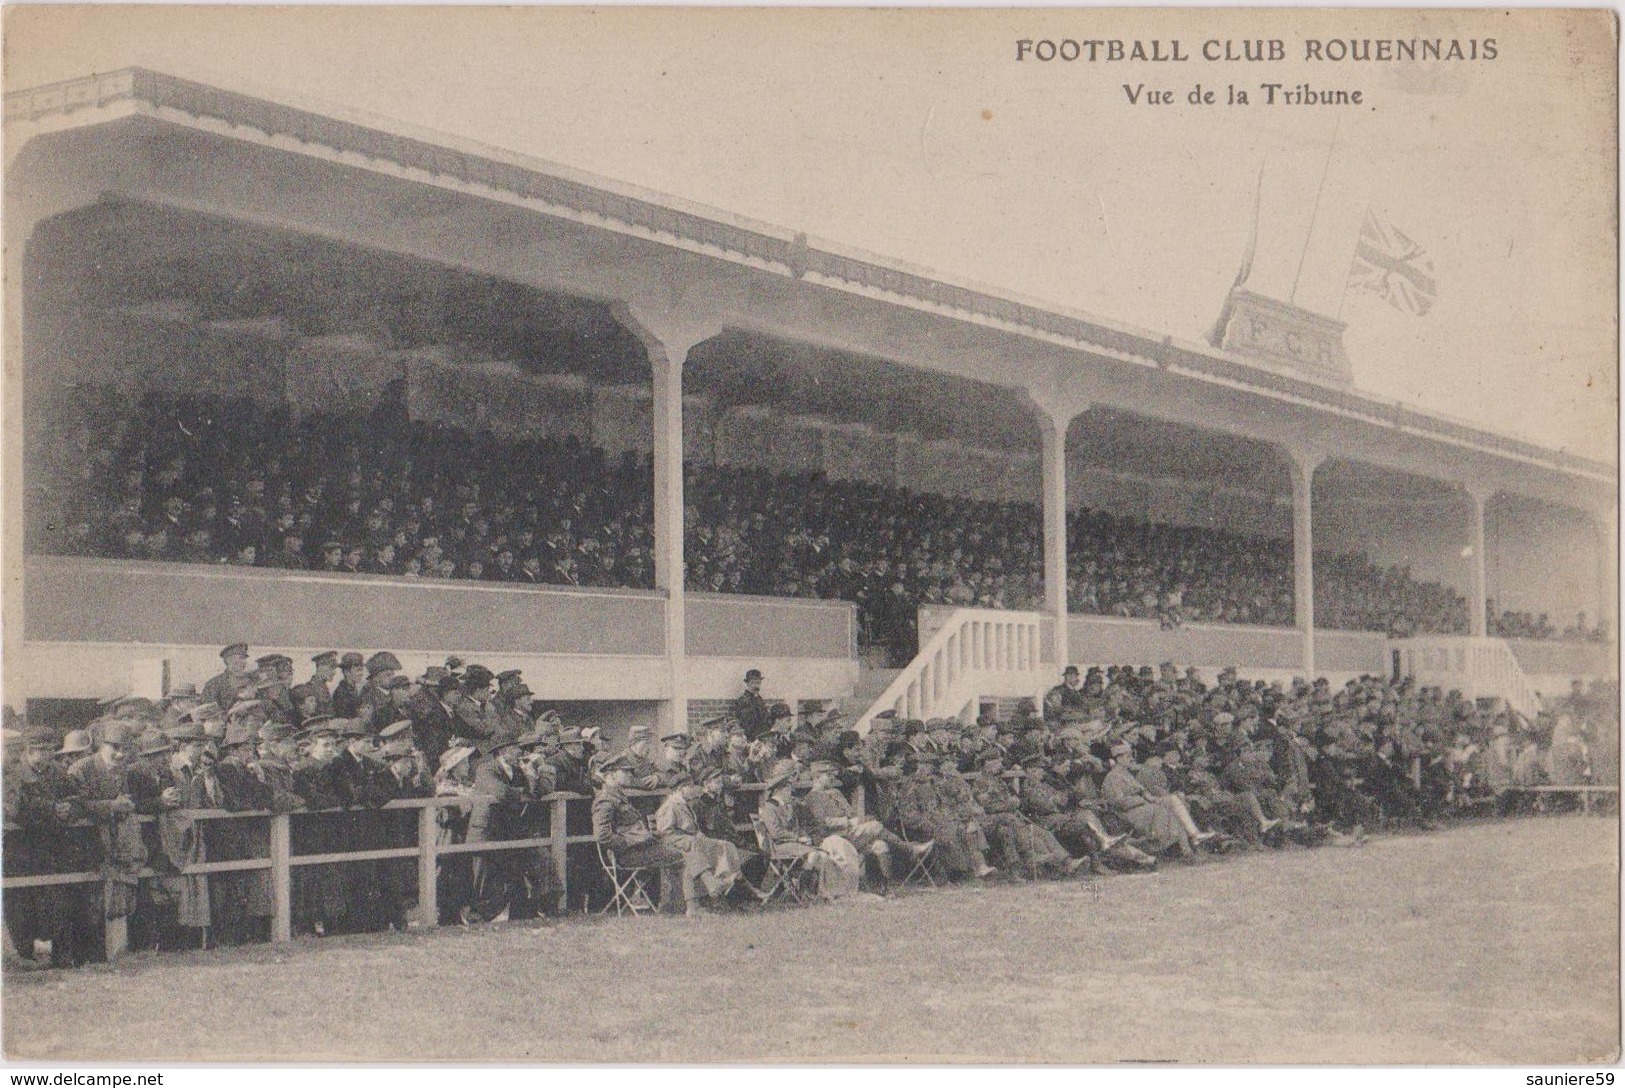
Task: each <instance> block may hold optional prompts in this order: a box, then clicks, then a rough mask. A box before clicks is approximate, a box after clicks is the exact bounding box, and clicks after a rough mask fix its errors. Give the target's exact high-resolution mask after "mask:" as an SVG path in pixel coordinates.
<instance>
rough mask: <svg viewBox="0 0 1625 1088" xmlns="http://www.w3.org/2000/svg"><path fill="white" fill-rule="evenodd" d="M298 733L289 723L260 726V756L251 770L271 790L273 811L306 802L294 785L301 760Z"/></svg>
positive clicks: (296, 806)
mask: <svg viewBox="0 0 1625 1088" xmlns="http://www.w3.org/2000/svg"><path fill="white" fill-rule="evenodd" d="M312 720H314V719H312ZM297 732H298V730H296V729H294V727H293V726H291V725H288V724H286V723H285V722H266V723H265V724H264V725H262V726H260V738H259V740H260V743H259V755H258V757H257V758H256V759H255V760H254V762H253V764H252V766H251V768H250V769H251V770H252V771H253V772H254V777H256V778H258V779H259V780H260V782H262V783H263V784H264V785H265V788H266V789H267V790H269V791H270V803H269V806H268V807H269V808H270V809H271V811H272V812H292V811H294V810H295V809H299V808H303V807H304V805H305V802H304V801H303V800H302V799H301V798H300V796H299V794H298V793H297V792H295V790H294V788H293V768H294V764H295V763H296V762H297V761H298V759H299V748H298V743H297V741H296V740H295V734H296V733H297Z"/></svg>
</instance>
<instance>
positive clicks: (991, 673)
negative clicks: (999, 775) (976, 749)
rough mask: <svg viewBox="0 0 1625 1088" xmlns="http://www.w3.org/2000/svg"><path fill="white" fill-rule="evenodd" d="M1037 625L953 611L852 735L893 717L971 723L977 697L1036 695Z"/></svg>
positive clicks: (1031, 615)
mask: <svg viewBox="0 0 1625 1088" xmlns="http://www.w3.org/2000/svg"><path fill="white" fill-rule="evenodd" d="M1042 622H1043V616H1042V615H1040V614H1039V613H1037V612H1006V611H1000V610H995V609H986V608H960V609H955V610H954V611H953V612H951V613H949V614H948V616H947V617H946V619H945V620H944V622H943V624H942V626H941V627H939V628H938V629H937V630H936V631H935V632H933V633H932V634H931V636H930V638H928V639H927V640H926V641H925V644H924V645H923V646H921V647H920V652H919V653H918V654H916V655H915V657H914V660H913V661H910V662H909V663H908V665H907V667H905V668H902V669H899V670H897V672H896V673H895V674H893V675H892V676H891V679H890V681H889V682H888V683H887V684H886V685H885V686H884V687H883V688H881V689H880V691H879V694H877V695H876V696H875V697H874V698H873V700H872V701H870V702H869V703H868V704H867V705H866V706H865V707H864V708H863V710H862V712H861V713H860V714H859V716H858V718H857V720H856V722H855V723H854V725H853V728H854V729H856V730H857V731H858V732H859V733H867V732H868V731H869V725H870V723H871V722H873V721H874V719H875V716H876V715H878V714H882V713H885V712H886V711H891V712H893V713H894V714H896V716H897V717H899V718H920V719H930V718H957V719H959V720H960V721H964V722H971V721H975V720H976V716H977V713H978V711H979V710H980V707H981V701H982V699H983V698H984V697H995V698H1012V697H1021V696H1036V695H1038V694H1039V693H1040V692H1041V690H1042V688H1043V684H1044V676H1045V675H1046V674H1045V673H1044V671H1043V669H1042V667H1041V665H1040V660H1039V658H1040V637H1041V636H1040V632H1041V627H1040V625H1041V623H1042ZM872 672H873V673H874V674H876V675H878V674H879V673H880V672H882V670H872ZM853 701H854V703H856V702H858V696H857V695H856V694H855V695H854V698H853Z"/></svg>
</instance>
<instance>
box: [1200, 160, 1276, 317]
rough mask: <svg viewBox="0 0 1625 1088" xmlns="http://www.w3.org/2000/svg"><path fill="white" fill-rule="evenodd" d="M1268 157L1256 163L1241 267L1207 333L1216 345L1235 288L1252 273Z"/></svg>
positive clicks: (1233, 301)
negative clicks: (1251, 215) (1249, 220)
mask: <svg viewBox="0 0 1625 1088" xmlns="http://www.w3.org/2000/svg"><path fill="white" fill-rule="evenodd" d="M1269 160H1270V157H1269V156H1268V155H1265V156H1264V158H1263V159H1262V160H1260V161H1259V164H1258V180H1257V181H1256V182H1254V184H1253V225H1252V229H1251V230H1250V231H1249V232H1248V234H1247V250H1246V252H1245V253H1243V254H1242V257H1241V267H1240V268H1238V269H1236V282H1235V283H1232V284H1231V285H1230V291H1229V293H1228V294H1226V295H1225V296H1224V305H1222V306H1220V307H1219V320H1218V321H1216V322H1215V323H1214V325H1213V329H1212V331H1211V332H1209V333H1208V337H1207V340H1208V343H1210V344H1212V345H1213V346H1214V347H1218V346H1219V345H1220V344H1221V343H1223V341H1224V330H1225V328H1226V327H1227V326H1228V325H1229V324H1230V314H1231V313H1232V311H1233V310H1234V309H1235V304H1236V288H1238V287H1240V286H1242V285H1243V284H1245V283H1246V282H1247V278H1248V277H1249V276H1251V275H1252V274H1253V257H1254V255H1255V254H1256V253H1257V250H1258V213H1259V209H1260V208H1262V207H1263V205H1264V167H1265V166H1266V165H1268V163H1269Z"/></svg>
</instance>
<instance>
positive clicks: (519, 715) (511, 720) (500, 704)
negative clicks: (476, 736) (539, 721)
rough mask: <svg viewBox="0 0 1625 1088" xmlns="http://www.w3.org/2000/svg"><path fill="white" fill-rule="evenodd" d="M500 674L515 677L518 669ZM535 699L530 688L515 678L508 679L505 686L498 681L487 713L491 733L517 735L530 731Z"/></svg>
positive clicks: (532, 723)
mask: <svg viewBox="0 0 1625 1088" xmlns="http://www.w3.org/2000/svg"><path fill="white" fill-rule="evenodd" d="M502 675H504V676H508V677H517V676H518V675H519V670H518V669H510V670H509V671H508V672H505V673H503V674H502ZM535 701H536V699H535V696H534V695H533V694H532V693H531V690H530V688H528V687H526V686H525V685H524V684H522V683H519V682H518V681H517V679H513V680H510V682H509V683H508V684H507V685H506V686H503V685H502V684H501V683H500V681H499V682H498V686H497V693H496V696H495V697H494V698H493V699H492V700H491V708H490V714H489V719H490V721H491V724H492V733H493V735H497V736H507V737H517V736H519V735H521V734H523V733H528V732H530V730H531V728H532V726H533V725H534V724H535V721H534V719H533V718H532V717H531V716H530V711H531V707H532V706H533V705H534V704H535Z"/></svg>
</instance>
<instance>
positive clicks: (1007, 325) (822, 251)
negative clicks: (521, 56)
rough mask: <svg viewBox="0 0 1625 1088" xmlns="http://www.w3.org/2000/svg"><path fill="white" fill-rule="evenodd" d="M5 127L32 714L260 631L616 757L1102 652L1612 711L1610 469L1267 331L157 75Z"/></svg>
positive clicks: (926, 708) (10, 678)
mask: <svg viewBox="0 0 1625 1088" xmlns="http://www.w3.org/2000/svg"><path fill="white" fill-rule="evenodd" d="M6 118H7V123H8V125H9V126H10V131H11V133H12V138H11V140H10V147H9V153H10V154H11V155H12V156H13V159H12V164H11V173H10V178H11V184H10V186H8V200H9V202H10V203H9V205H8V209H7V210H8V221H9V223H10V227H11V232H12V233H11V237H12V239H13V240H14V241H15V243H16V244H13V245H12V246H10V247H9V248H8V254H9V256H8V260H9V261H11V262H12V264H11V265H10V266H9V267H8V271H9V272H10V273H11V274H12V279H11V281H10V282H13V283H21V284H23V285H24V288H23V290H21V291H12V292H9V293H8V307H9V309H8V318H7V336H8V346H9V347H11V348H13V349H16V353H17V354H20V355H21V357H22V358H23V359H24V361H25V366H24V368H23V370H22V374H21V377H20V378H19V377H18V376H17V372H16V371H15V370H13V371H12V372H11V376H10V379H9V380H10V381H11V382H12V383H13V384H12V385H11V387H10V390H9V391H10V393H11V394H12V395H11V396H8V405H9V406H10V409H9V410H10V411H11V412H12V413H14V415H15V414H20V416H21V420H22V423H23V426H21V427H8V428H7V436H8V444H7V451H6V470H7V478H8V480H9V481H10V483H11V486H9V487H8V488H7V492H6V496H7V498H6V501H7V503H8V506H7V515H8V516H7V519H6V520H7V524H8V529H7V532H8V536H7V539H6V545H7V551H8V553H9V554H13V555H17V554H22V555H23V557H24V558H23V564H22V586H21V590H20V592H16V591H14V592H12V593H11V594H10V595H9V598H8V610H9V611H8V622H7V624H6V633H5V637H6V651H7V653H6V685H7V692H8V700H9V701H11V702H12V703H14V704H16V705H19V706H21V705H23V704H25V703H27V704H31V705H37V707H38V709H39V710H40V711H41V712H43V711H44V710H45V708H46V707H47V705H50V706H55V707H62V706H67V705H69V704H67V703H51V704H46V703H45V702H42V700H67V701H70V702H71V701H74V700H89V699H94V698H99V697H106V696H110V695H117V694H125V693H128V692H130V691H132V690H133V691H135V692H137V693H140V694H146V695H153V696H156V695H159V694H162V693H163V691H164V690H165V689H166V687H167V686H168V685H171V684H173V683H177V682H183V681H201V680H202V679H203V678H204V677H205V676H206V675H207V674H208V673H209V672H210V671H212V669H213V667H214V652H215V649H216V648H217V647H218V646H219V645H221V644H224V643H228V642H232V641H236V640H238V639H239V638H242V639H246V640H249V641H251V642H252V643H253V644H254V646H255V647H256V650H257V651H258V650H260V649H264V650H266V651H272V650H275V651H281V652H284V653H287V654H289V655H290V656H298V655H299V654H304V655H306V656H308V655H309V654H311V653H314V652H317V651H319V650H321V649H326V648H328V647H331V646H354V647H359V648H376V647H388V648H390V649H392V650H394V651H396V652H397V653H400V654H402V657H403V660H406V661H407V665H408V667H409V668H411V669H416V668H418V667H420V666H421V665H422V664H424V663H426V662H429V661H432V660H438V659H439V658H441V657H443V656H445V655H446V654H448V653H457V654H463V655H469V654H475V655H479V656H480V657H481V659H482V660H485V661H487V662H488V663H490V664H492V665H493V667H503V666H511V667H524V668H525V669H526V675H527V676H528V677H533V678H535V679H534V680H533V681H532V683H533V685H534V686H535V687H536V688H537V694H538V696H539V697H541V698H545V699H547V700H549V701H551V702H554V703H558V704H560V705H567V706H570V707H573V708H576V709H577V710H578V711H579V712H580V713H582V714H585V715H588V716H589V717H590V719H591V720H602V721H604V722H612V723H615V724H616V725H617V726H620V725H625V724H627V723H631V722H634V721H654V720H657V719H658V720H663V721H675V722H682V721H687V720H695V719H698V718H699V717H701V716H705V715H708V714H709V713H711V712H712V711H713V710H714V709H715V707H716V705H717V701H718V700H723V699H727V698H730V697H732V696H733V695H734V694H736V693H737V690H738V678H739V676H740V675H742V673H743V670H744V669H745V668H746V667H748V666H756V667H760V668H762V669H763V670H764V671H765V672H767V673H768V675H769V676H770V677H771V680H770V682H769V690H770V692H771V693H772V694H773V695H775V696H776V697H781V698H784V699H786V700H787V701H790V702H791V703H793V704H808V705H812V704H820V705H822V704H828V703H831V702H841V703H844V704H846V705H848V706H849V707H851V709H852V710H853V712H854V716H855V717H859V718H864V719H865V720H866V716H867V715H868V714H872V713H873V712H874V711H876V710H878V709H881V708H882V707H883V706H884V705H894V706H895V705H899V703H900V702H907V701H909V700H914V703H913V704H911V705H914V706H915V709H916V710H918V711H920V712H921V714H922V716H924V715H928V714H931V713H946V714H950V715H953V716H960V715H964V714H972V716H974V714H973V711H974V709H975V708H976V707H977V706H978V705H979V700H982V699H986V698H1007V697H1014V696H1017V695H1021V694H1034V693H1036V692H1037V691H1040V690H1042V688H1043V687H1045V686H1047V684H1048V683H1050V682H1052V678H1053V676H1054V675H1055V674H1056V673H1057V672H1058V669H1059V665H1060V664H1061V663H1063V662H1069V661H1076V662H1081V663H1085V664H1088V663H1101V664H1107V663H1117V662H1134V663H1146V662H1157V661H1162V660H1170V661H1174V662H1176V663H1177V664H1179V665H1180V666H1181V667H1185V666H1194V667H1197V668H1198V669H1202V670H1208V671H1210V672H1211V671H1216V670H1217V669H1219V668H1221V667H1223V666H1226V665H1236V666H1239V667H1241V668H1242V669H1243V670H1244V671H1246V672H1247V673H1248V674H1249V675H1253V676H1259V677H1266V678H1281V679H1286V678H1290V677H1291V676H1294V675H1300V676H1306V677H1314V676H1322V675H1324V676H1327V677H1329V678H1331V679H1332V680H1333V681H1334V682H1340V681H1341V680H1344V679H1347V678H1350V677H1353V676H1357V675H1360V674H1364V673H1373V674H1382V675H1386V674H1391V673H1393V672H1394V671H1395V670H1396V669H1398V670H1401V671H1407V672H1409V673H1411V674H1413V675H1415V676H1416V677H1417V678H1418V679H1419V680H1422V681H1424V682H1432V683H1442V684H1444V685H1445V686H1447V687H1457V688H1461V689H1463V690H1464V691H1467V692H1468V693H1469V694H1478V695H1490V696H1498V697H1502V698H1505V699H1507V700H1509V701H1510V702H1512V703H1513V704H1514V705H1516V706H1519V707H1520V708H1522V709H1523V711H1524V712H1525V713H1528V712H1531V711H1532V710H1534V709H1536V708H1537V706H1538V700H1539V698H1540V697H1541V696H1548V697H1549V696H1555V695H1559V694H1562V693H1563V692H1566V691H1567V690H1568V686H1569V682H1570V680H1571V679H1572V678H1575V677H1580V678H1583V679H1592V678H1597V677H1605V676H1608V675H1610V674H1611V672H1612V659H1611V653H1610V650H1609V645H1608V644H1609V643H1610V642H1611V640H1612V637H1613V635H1614V631H1613V629H1612V628H1611V626H1610V625H1609V622H1608V621H1609V618H1610V617H1611V616H1612V615H1613V596H1614V587H1613V584H1612V581H1613V570H1614V566H1613V556H1614V554H1615V545H1614V541H1613V536H1612V534H1613V526H1614V513H1613V510H1614V508H1613V506H1612V503H1613V501H1614V500H1613V496H1614V492H1615V489H1616V486H1617V474H1616V471H1615V470H1614V468H1613V467H1612V466H1609V465H1604V464H1600V463H1596V462H1593V461H1589V460H1586V459H1583V458H1580V457H1577V456H1574V455H1570V454H1566V453H1563V452H1560V451H1556V450H1552V449H1548V448H1543V447H1539V446H1535V445H1532V444H1529V443H1526V442H1523V441H1519V440H1514V439H1510V438H1507V437H1505V436H1502V435H1498V434H1495V433H1493V432H1490V431H1485V430H1482V429H1479V428H1475V427H1471V426H1467V425H1464V424H1461V423H1458V422H1456V421H1453V420H1449V419H1445V418H1441V417H1438V416H1435V415H1430V414H1427V413H1422V412H1417V411H1414V410H1411V409H1408V408H1405V407H1403V406H1399V405H1396V404H1394V403H1391V402H1386V401H1382V400H1380V399H1377V398H1374V397H1370V396H1367V395H1365V394H1362V393H1361V392H1360V391H1358V390H1357V389H1355V388H1353V387H1352V385H1351V383H1350V381H1349V376H1348V368H1347V361H1346V358H1344V357H1343V356H1342V349H1341V345H1340V342H1339V341H1338V334H1339V329H1338V328H1337V327H1336V323H1335V322H1328V321H1326V319H1322V318H1315V317H1314V315H1305V314H1304V313H1303V312H1302V311H1296V310H1294V309H1293V308H1291V307H1285V306H1283V305H1282V304H1278V303H1272V302H1271V301H1270V300H1267V299H1262V298H1261V296H1252V295H1249V294H1248V293H1247V292H1245V291H1243V292H1240V294H1239V295H1238V296H1237V297H1236V298H1234V299H1232V303H1233V304H1234V305H1235V306H1236V307H1237V309H1236V310H1235V311H1234V315H1233V317H1232V324H1233V325H1235V326H1236V328H1233V329H1232V330H1231V331H1232V334H1233V335H1230V336H1229V337H1228V338H1227V339H1226V340H1224V341H1223V343H1224V344H1225V346H1224V347H1219V348H1216V347H1212V346H1209V345H1207V344H1193V343H1183V342H1179V341H1176V340H1174V339H1173V338H1170V337H1166V336H1162V335H1158V334H1156V333H1153V332H1146V331H1142V330H1136V329H1131V328H1126V327H1122V326H1119V325H1116V324H1114V323H1112V322H1110V321H1109V320H1105V319H1102V318H1099V317H1095V316H1091V315H1085V314H1080V313H1073V312H1069V311H1066V310H1064V309H1061V308H1057V307H1054V306H1050V305H1046V304H1040V303H1035V302H1032V301H1029V300H1024V299H1018V298H1013V297H1010V296H1009V295H1007V294H1004V293H999V292H994V291H988V290H981V289H977V288H975V287H972V286H967V285H962V284H958V283H955V282H951V281H949V280H946V279H943V278H940V277H936V276H933V275H931V274H929V273H926V272H924V271H922V270H919V269H913V268H907V267H903V266H900V265H898V264H897V263H895V262H891V261H887V260H884V259H880V258H876V257H873V256H870V255H867V254H861V253H857V252H852V251H849V250H846V249H843V248H840V247H836V246H832V245H826V244H823V243H819V242H817V241H815V240H810V239H808V238H806V237H805V236H804V235H800V234H796V233H794V232H793V231H789V230H783V229H780V228H777V227H772V226H768V225H765V224H760V223H754V222H749V221H746V220H743V219H741V218H739V217H737V216H732V215H729V214H726V213H723V212H718V211H715V210H712V209H706V208H700V207H695V206H690V205H688V204H686V203H684V202H681V201H676V200H671V199H667V198H664V197H660V196H658V195H656V194H651V193H647V192H639V191H634V190H632V189H630V188H628V187H627V186H624V185H618V184H615V183H613V182H608V181H604V180H602V179H597V178H591V177H587V176H585V175H582V174H580V173H578V172H576V171H573V170H570V169H567V168H563V167H559V166H556V165H553V164H548V163H543V162H537V161H532V160H528V159H525V158H522V157H519V156H515V155H512V154H508V153H505V152H502V151H499V150H496V149H492V148H486V147H479V146H474V145H471V144H467V143H464V142H460V141H458V140H456V139H453V138H449V137H442V136H439V135H435V134H425V133H416V132H412V131H409V130H407V129H406V128H404V127H401V126H393V127H389V128H381V127H379V126H378V124H377V123H376V122H373V121H369V122H368V123H366V124H361V123H358V122H356V121H352V120H349V119H347V118H345V117H343V116H339V115H336V114H332V113H314V112H311V111H308V110H303V109H299V108H295V107H293V106H288V105H284V104H282V103H280V102H276V101H271V100H268V99H264V98H258V97H250V96H247V95H243V94H238V93H235V92H232V91H229V90H225V89H221V88H215V87H208V86H204V85H201V84H197V83H193V82H189V81H186V80H182V79H178V78H175V77H172V76H168V75H164V74H161V73H157V72H152V71H145V70H140V69H131V70H126V71H121V72H114V73H105V74H99V75H95V76H87V77H85V78H83V79H79V80H73V81H69V82H67V83H63V84H59V85H53V86H48V87H41V88H35V89H32V90H28V91H22V92H18V93H16V94H12V95H9V96H8V97H7V99H6ZM272 176H274V177H275V178H276V179H277V181H276V183H275V184H267V183H266V180H265V179H266V178H267V177H272ZM178 239H184V240H185V241H184V244H180V245H177V244H176V243H177V240H178ZM1237 322H1240V323H1241V324H1240V325H1237V324H1236V323H1237ZM1243 325H1244V326H1245V327H1242V326H1243ZM1238 329H1239V330H1240V331H1239V332H1238V331H1237V330H1238ZM1289 333H1290V334H1291V335H1288V334H1289ZM1294 343H1300V344H1301V343H1312V344H1314V345H1315V348H1314V350H1313V351H1308V352H1299V353H1298V354H1297V355H1294V353H1293V352H1291V351H1288V350H1286V347H1284V346H1283V345H1289V344H1294ZM19 394H20V395H19ZM18 481H21V486H18ZM312 488H314V489H315V492H316V494H315V496H314V497H308V493H309V492H310V491H311V489H312ZM426 504H427V505H426ZM301 519H303V520H301ZM459 522H460V523H461V524H454V523H459ZM25 525H26V530H25V529H24V526H25ZM290 530H292V535H293V536H294V538H295V539H294V540H293V542H292V547H293V550H292V551H288V550H286V549H287V548H288V546H289V541H288V539H287V538H288V536H289V531H290ZM453 533H456V534H460V535H459V536H458V538H457V539H456V540H455V541H453V540H451V539H449V538H450V536H451V535H452V534H453ZM437 534H438V537H439V539H437V540H435V542H434V543H435V544H436V545H437V546H438V547H437V552H436V553H431V555H430V556H429V557H428V562H425V558H426V557H425V555H424V544H425V537H435V536H436V535H437ZM318 538H321V539H318ZM329 543H337V544H339V545H341V547H340V549H339V551H338V559H339V563H338V566H337V568H336V569H328V570H324V569H323V563H324V552H325V551H326V549H324V545H327V544H329ZM503 552H507V553H508V555H507V556H506V557H504V556H503V554H502V553H503ZM1554 555H1557V556H1563V557H1566V559H1567V561H1566V562H1564V563H1561V564H1553V563H1552V562H1551V561H1550V557H1551V556H1554ZM527 563H529V564H530V565H532V567H533V568H534V569H532V570H531V571H529V572H527V571H526V569H525V568H526V566H527ZM429 566H433V567H434V568H435V569H433V570H431V569H428V567H429ZM1554 566H1561V567H1562V568H1563V569H1562V570H1561V571H1558V570H1554ZM290 568H294V569H290ZM298 568H303V569H298ZM685 569H686V572H687V573H686V577H685V576H684V574H683V572H684V571H685ZM1492 594H1493V596H1494V598H1495V599H1496V600H1497V601H1498V602H1500V603H1501V604H1502V605H1503V606H1504V609H1505V610H1504V613H1503V612H1502V611H1500V610H1498V611H1497V612H1495V613H1493V614H1492V612H1491V608H1490V598H1491V596H1492ZM1538 616H1548V617H1555V619H1544V620H1540V619H1537V618H1536V617H1538ZM1586 616H1590V617H1595V618H1594V619H1593V620H1590V621H1588V620H1587V619H1586V618H1585V617H1586ZM1560 632H1566V634H1567V635H1568V637H1566V638H1564V637H1553V636H1557V635H1559V633H1560ZM1502 634H1504V635H1505V636H1508V637H1504V638H1503V637H1492V635H1502ZM945 651H951V655H953V656H954V657H955V660H954V661H952V662H949V661H948V654H946V653H945ZM934 662H935V673H934V674H933V663H934ZM950 674H951V675H950ZM911 693H912V694H911ZM879 696H884V698H883V699H882V698H878V697H879ZM888 700H889V703H888ZM950 704H952V705H950Z"/></svg>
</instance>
